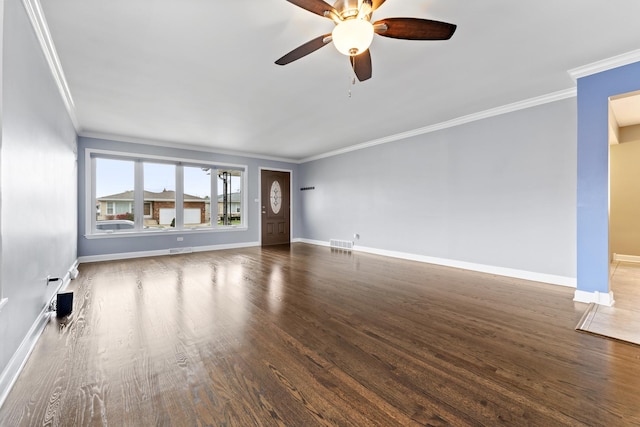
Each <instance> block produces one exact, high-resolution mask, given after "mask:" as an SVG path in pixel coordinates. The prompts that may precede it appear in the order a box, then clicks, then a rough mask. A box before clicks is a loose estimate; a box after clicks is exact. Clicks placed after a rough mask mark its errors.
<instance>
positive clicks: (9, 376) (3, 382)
mask: <svg viewBox="0 0 640 427" xmlns="http://www.w3.org/2000/svg"><path fill="white" fill-rule="evenodd" d="M77 268H78V261H77V260H76V261H75V262H74V263H73V264H72V265H71V267H70V268H69V269H68V270H67V273H66V274H65V276H64V277H63V278H62V280H60V285H59V286H58V287H57V288H56V289H55V291H53V295H52V297H51V298H50V299H49V302H48V303H47V304H45V306H44V307H42V311H41V312H40V314H38V317H37V318H36V320H35V322H33V325H31V328H30V329H29V332H27V335H26V336H25V337H24V339H23V340H22V342H21V343H20V346H19V347H18V349H17V350H16V352H15V353H13V356H11V360H9V363H8V364H7V366H6V367H5V368H4V370H3V371H2V374H1V375H0V408H1V407H2V405H3V403H4V401H5V400H6V398H7V396H8V395H9V392H10V391H11V388H12V387H13V385H14V384H15V382H16V380H17V379H18V376H19V375H20V372H22V369H23V368H24V365H25V364H26V363H27V360H29V356H30V355H31V352H32V351H33V348H34V347H35V346H36V344H37V342H38V339H39V338H40V335H42V332H43V331H44V328H45V326H47V323H49V319H50V318H51V312H49V305H50V303H51V301H52V300H53V298H55V296H56V294H57V293H58V292H61V291H64V290H65V289H66V288H67V286H68V285H69V282H70V281H71V278H72V277H73V271H75V270H77Z"/></svg>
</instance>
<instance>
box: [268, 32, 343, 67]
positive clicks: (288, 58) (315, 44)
mask: <svg viewBox="0 0 640 427" xmlns="http://www.w3.org/2000/svg"><path fill="white" fill-rule="evenodd" d="M330 41H331V34H325V35H323V36H320V37H316V38H315V39H313V40H311V41H308V42H306V43H305V44H303V45H301V46H298V47H297V48H295V49H293V50H292V51H291V52H289V53H287V54H286V55H285V56H283V57H282V58H280V59H278V60H277V61H276V64H278V65H287V64H289V63H291V62H293V61H295V60H297V59H300V58H302V57H303V56H307V55H309V54H310V53H312V52H315V51H316V50H318V49H320V48H321V47H323V46H325V45H327V44H329V42H330Z"/></svg>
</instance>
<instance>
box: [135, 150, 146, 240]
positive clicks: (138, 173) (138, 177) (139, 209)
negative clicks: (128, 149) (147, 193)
mask: <svg viewBox="0 0 640 427" xmlns="http://www.w3.org/2000/svg"><path fill="white" fill-rule="evenodd" d="M134 165H135V169H134V181H133V182H134V184H133V186H134V189H133V206H134V216H133V219H134V222H135V229H136V230H142V229H143V228H144V162H143V161H142V160H136V162H135V164H134Z"/></svg>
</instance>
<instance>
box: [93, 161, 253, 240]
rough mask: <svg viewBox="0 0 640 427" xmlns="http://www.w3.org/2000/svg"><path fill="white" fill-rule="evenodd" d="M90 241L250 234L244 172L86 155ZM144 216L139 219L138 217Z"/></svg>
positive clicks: (224, 167) (233, 168)
mask: <svg viewBox="0 0 640 427" xmlns="http://www.w3.org/2000/svg"><path fill="white" fill-rule="evenodd" d="M86 156H87V162H86V164H87V171H86V173H87V188H89V189H90V191H91V197H88V198H87V199H88V200H87V206H95V210H93V209H92V210H89V209H87V212H90V211H91V212H96V214H95V216H92V215H87V235H92V234H94V235H104V234H116V233H121V234H127V233H128V234H131V233H152V232H158V231H175V230H180V231H184V230H204V231H206V230H211V231H214V230H225V229H227V230H234V229H245V227H246V224H245V210H246V207H247V203H246V194H247V192H246V191H245V185H246V183H245V177H244V175H245V169H246V167H245V166H240V165H223V164H214V163H207V162H200V161H195V160H183V159H179V160H177V159H169V158H163V157H156V156H146V157H142V158H141V156H137V155H132V154H128V153H113V152H107V151H102V150H91V149H89V150H87V154H86ZM136 211H137V212H143V215H138V216H136V215H135V212H136Z"/></svg>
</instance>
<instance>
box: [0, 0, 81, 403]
mask: <svg viewBox="0 0 640 427" xmlns="http://www.w3.org/2000/svg"><path fill="white" fill-rule="evenodd" d="M2 31H3V41H4V43H3V49H2V59H3V60H2V87H3V91H2V147H1V150H0V161H1V174H2V177H1V180H0V184H1V186H0V198H1V205H0V206H1V212H0V219H1V228H0V236H1V241H2V247H1V251H2V252H1V253H0V257H1V263H2V272H1V282H0V283H1V284H2V287H3V294H4V297H6V298H8V302H7V304H6V305H5V306H4V307H3V308H2V311H1V312H0V342H1V343H2V344H1V345H0V372H3V373H6V371H7V369H8V364H9V361H10V359H11V357H12V356H13V354H14V353H15V352H16V351H17V350H18V348H19V346H20V343H21V342H22V340H23V339H24V338H25V337H26V336H27V335H28V334H27V333H28V331H29V329H30V328H31V327H32V325H34V324H35V323H36V322H37V320H38V319H39V315H40V314H41V313H42V310H43V308H44V307H45V306H46V304H47V303H48V301H49V300H50V298H51V297H52V296H53V294H54V292H55V288H56V286H55V285H52V286H49V287H47V286H45V279H46V277H47V275H48V274H51V275H52V276H59V277H63V276H64V275H66V274H67V272H68V270H69V268H70V267H72V265H73V264H74V262H75V260H76V241H77V236H76V228H77V219H76V218H77V217H76V215H77V212H76V205H77V191H76V181H77V178H76V175H77V170H76V162H75V154H74V153H75V151H76V134H75V131H74V128H73V125H72V123H71V120H70V118H69V116H68V114H67V112H66V109H65V106H64V104H63V102H62V98H61V96H60V94H59V93H58V90H57V87H56V85H55V83H54V81H53V78H52V77H51V73H50V72H49V68H48V66H47V63H46V61H45V58H44V55H43V53H42V51H41V49H40V47H39V45H38V42H37V39H36V36H35V33H34V31H33V30H32V28H31V25H30V23H29V20H28V17H27V15H26V12H25V10H24V7H23V6H22V3H21V2H20V1H19V0H5V1H4V17H3V21H2ZM4 377H5V376H4V375H3V376H2V378H4ZM0 392H2V390H0Z"/></svg>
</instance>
